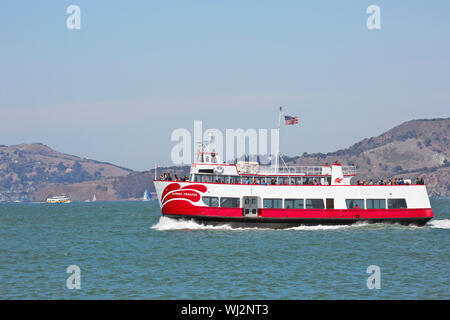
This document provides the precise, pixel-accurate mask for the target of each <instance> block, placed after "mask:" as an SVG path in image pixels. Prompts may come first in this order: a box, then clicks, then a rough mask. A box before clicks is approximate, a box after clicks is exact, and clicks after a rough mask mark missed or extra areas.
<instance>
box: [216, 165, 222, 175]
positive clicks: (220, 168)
mask: <svg viewBox="0 0 450 320" xmlns="http://www.w3.org/2000/svg"><path fill="white" fill-rule="evenodd" d="M214 171H215V172H217V173H223V167H222V166H218V167H216V168H215V169H214Z"/></svg>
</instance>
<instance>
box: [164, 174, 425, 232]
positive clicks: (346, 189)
mask: <svg viewBox="0 0 450 320" xmlns="http://www.w3.org/2000/svg"><path fill="white" fill-rule="evenodd" d="M155 186H156V191H157V194H158V200H159V203H160V206H161V213H162V214H163V216H166V217H171V218H174V219H185V220H194V221H197V222H199V223H202V224H209V225H219V224H228V225H231V226H232V227H242V226H249V227H262V228H290V227H295V226H301V225H349V224H355V223H399V224H404V225H417V226H423V225H424V224H426V223H427V222H428V221H429V220H430V219H432V218H433V212H432V209H431V206H430V203H429V199H428V195H427V192H426V189H425V186H418V185H414V186H368V187H362V186H251V185H229V184H228V185H227V184H206V183H192V182H171V181H155ZM204 197H206V198H211V197H216V203H215V205H214V206H209V205H208V204H207V203H206V202H204V201H203V199H206V198H204ZM223 197H235V198H239V201H238V203H237V205H235V204H231V203H229V204H230V205H232V206H234V207H227V206H225V205H223V204H222V203H221V204H220V206H218V202H219V201H218V199H219V198H220V199H223ZM249 197H251V198H253V199H257V201H256V204H257V205H256V206H255V207H245V206H244V205H246V203H244V202H245V200H246V199H247V198H249ZM270 198H278V200H279V202H280V203H281V200H283V201H284V205H283V206H281V207H278V208H266V207H263V206H262V203H263V200H264V199H270ZM292 198H300V200H301V201H302V202H304V201H303V200H304V199H308V198H312V199H314V198H319V200H322V201H323V202H322V203H323V204H326V206H325V208H307V207H306V206H303V208H292V207H286V202H285V200H286V199H292ZM330 198H331V200H332V201H329V200H330ZM364 198H365V199H382V200H383V199H384V200H383V201H385V203H386V202H387V199H390V198H394V199H395V198H405V202H406V203H407V204H408V207H407V208H391V207H389V208H387V207H385V208H364V207H363V208H347V206H346V202H345V200H346V199H364ZM206 200H208V199H206ZM362 201H364V200H362ZM247 203H249V202H247ZM329 204H331V208H328V207H329Z"/></svg>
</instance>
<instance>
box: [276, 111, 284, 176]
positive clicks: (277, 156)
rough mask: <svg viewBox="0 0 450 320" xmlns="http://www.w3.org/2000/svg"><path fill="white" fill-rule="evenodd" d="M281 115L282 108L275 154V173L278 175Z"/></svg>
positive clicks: (279, 116)
mask: <svg viewBox="0 0 450 320" xmlns="http://www.w3.org/2000/svg"><path fill="white" fill-rule="evenodd" d="M282 113H283V107H280V114H279V115H278V139H277V140H278V141H277V154H276V156H275V172H276V173H278V167H279V162H278V161H279V158H280V127H281V114H282Z"/></svg>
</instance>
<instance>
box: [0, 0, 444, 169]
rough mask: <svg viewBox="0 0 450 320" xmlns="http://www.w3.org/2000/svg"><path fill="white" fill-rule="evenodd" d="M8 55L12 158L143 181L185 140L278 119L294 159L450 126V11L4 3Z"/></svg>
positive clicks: (317, 5)
mask: <svg viewBox="0 0 450 320" xmlns="http://www.w3.org/2000/svg"><path fill="white" fill-rule="evenodd" d="M71 4H76V5H79V6H80V8H81V30H68V29H67V28H66V19H67V17H68V14H66V8H67V7H68V6H69V5H71ZM371 4H375V5H378V6H380V8H381V27H382V29H381V30H378V31H370V30H368V29H367V28H366V19H367V17H368V15H367V14H366V8H367V7H368V6H369V5H371ZM0 43H1V47H0V49H1V50H0V70H1V72H0V144H6V145H10V144H17V143H24V142H42V143H44V144H47V145H49V146H50V147H52V148H54V149H56V150H58V151H61V152H65V153H70V154H75V155H79V156H82V157H87V158H93V159H96V160H100V161H108V162H112V163H115V164H119V165H122V166H125V167H129V168H131V169H135V170H146V169H150V168H152V167H153V163H154V161H157V162H158V163H161V164H163V165H170V164H171V161H170V151H171V149H172V147H173V146H174V145H175V143H174V142H171V141H170V134H171V133H172V131H173V130H174V129H176V128H186V129H189V130H193V121H194V120H203V126H204V129H206V128H219V129H222V130H224V131H225V128H244V129H247V128H267V129H270V128H274V127H276V124H277V109H278V106H279V105H282V106H284V107H285V110H286V112H287V113H288V114H291V115H297V116H299V118H300V125H299V126H289V127H285V128H283V131H282V137H283V139H282V144H281V151H282V153H284V154H287V155H298V154H302V153H303V152H305V151H306V152H328V151H335V150H337V149H340V148H345V147H347V146H349V145H351V144H353V143H355V142H357V141H359V140H360V139H362V138H365V137H370V136H373V135H378V134H380V133H382V132H383V131H386V130H388V129H390V128H391V127H393V126H395V125H397V124H400V123H401V122H403V121H406V120H411V119H417V118H434V117H448V116H450V112H449V110H450V90H449V89H450V88H449V87H450V1H448V0H443V1H431V2H426V1H406V0H403V1H400V0H398V1H376V0H371V1H350V0H348V1H261V0H259V1H245V0H236V1H232V0H226V1H225V0H219V1H218V0H203V1H199V0H189V1H187V0H186V1H162V0H160V1H98V0H97V1H86V0H83V1H81V0H73V1H62V0H58V1H57V0H54V1H33V2H31V1H1V3H0Z"/></svg>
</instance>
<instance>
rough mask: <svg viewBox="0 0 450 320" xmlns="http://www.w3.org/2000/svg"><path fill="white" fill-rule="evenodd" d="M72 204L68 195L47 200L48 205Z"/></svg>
mask: <svg viewBox="0 0 450 320" xmlns="http://www.w3.org/2000/svg"><path fill="white" fill-rule="evenodd" d="M70 202H71V200H70V197H69V196H66V195H61V196H57V197H51V198H47V203H70Z"/></svg>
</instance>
